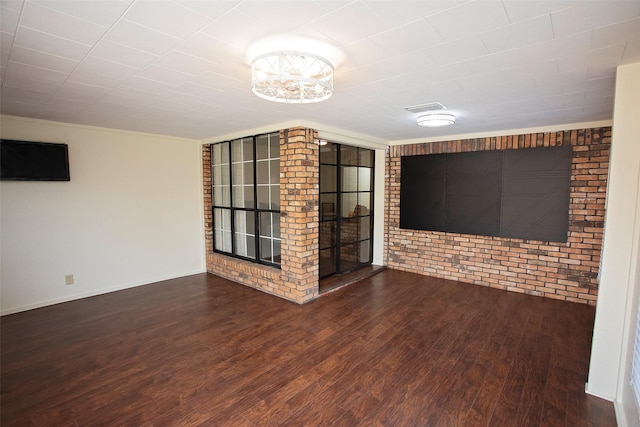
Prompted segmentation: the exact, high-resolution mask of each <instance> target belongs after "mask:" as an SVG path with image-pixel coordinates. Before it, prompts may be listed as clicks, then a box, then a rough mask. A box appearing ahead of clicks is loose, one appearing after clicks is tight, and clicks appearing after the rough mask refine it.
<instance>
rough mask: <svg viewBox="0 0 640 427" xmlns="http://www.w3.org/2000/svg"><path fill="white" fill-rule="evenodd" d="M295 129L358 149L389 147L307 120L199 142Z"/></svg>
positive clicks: (365, 137)
mask: <svg viewBox="0 0 640 427" xmlns="http://www.w3.org/2000/svg"><path fill="white" fill-rule="evenodd" d="M295 127H305V128H308V129H315V130H317V131H318V137H319V138H321V139H326V140H328V141H331V142H336V143H343V144H348V145H355V146H358V147H364V148H371V149H384V148H386V147H387V146H389V141H386V140H383V139H380V138H374V137H371V136H368V135H362V134H358V133H354V132H348V131H345V130H343V129H338V128H333V127H330V126H325V125H322V124H320V123H316V122H313V121H307V120H292V121H289V122H283V123H276V124H272V125H267V126H260V127H256V128H252V129H246V130H243V131H239V132H233V133H229V134H226V135H220V136H215V137H211V138H205V139H203V140H202V141H201V142H202V143H203V144H210V143H212V142H222V141H228V140H231V139H236V138H242V137H245V136H251V135H259V134H261V133H268V132H275V131H277V130H280V129H290V128H295Z"/></svg>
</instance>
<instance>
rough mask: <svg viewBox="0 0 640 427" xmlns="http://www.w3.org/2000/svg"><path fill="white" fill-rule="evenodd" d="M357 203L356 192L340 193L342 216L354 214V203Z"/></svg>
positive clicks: (346, 216)
mask: <svg viewBox="0 0 640 427" xmlns="http://www.w3.org/2000/svg"><path fill="white" fill-rule="evenodd" d="M357 204H358V193H343V194H342V212H341V213H340V214H341V216H342V218H349V217H352V216H354V215H355V211H356V205H357Z"/></svg>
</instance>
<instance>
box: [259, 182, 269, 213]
mask: <svg viewBox="0 0 640 427" xmlns="http://www.w3.org/2000/svg"><path fill="white" fill-rule="evenodd" d="M270 205H271V197H270V193H269V186H268V185H260V186H258V209H269V206H270Z"/></svg>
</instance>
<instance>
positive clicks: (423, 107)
mask: <svg viewBox="0 0 640 427" xmlns="http://www.w3.org/2000/svg"><path fill="white" fill-rule="evenodd" d="M404 109H405V110H407V111H409V112H410V113H426V112H428V111H438V110H446V109H447V107H445V106H444V105H442V104H440V103H439V102H430V103H428V104H420V105H412V106H410V107H404Z"/></svg>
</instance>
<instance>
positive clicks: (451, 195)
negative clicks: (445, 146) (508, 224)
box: [445, 151, 501, 236]
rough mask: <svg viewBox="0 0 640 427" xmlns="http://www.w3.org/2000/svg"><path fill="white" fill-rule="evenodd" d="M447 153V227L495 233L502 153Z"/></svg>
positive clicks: (451, 230) (469, 231)
mask: <svg viewBox="0 0 640 427" xmlns="http://www.w3.org/2000/svg"><path fill="white" fill-rule="evenodd" d="M446 156H447V157H446V165H447V179H446V185H445V195H446V219H445V224H446V231H450V232H454V233H462V234H479V235H483V236H496V235H497V234H498V232H499V230H500V167H501V153H500V152H499V151H482V152H475V153H459V154H456V155H448V154H447V155H446Z"/></svg>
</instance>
